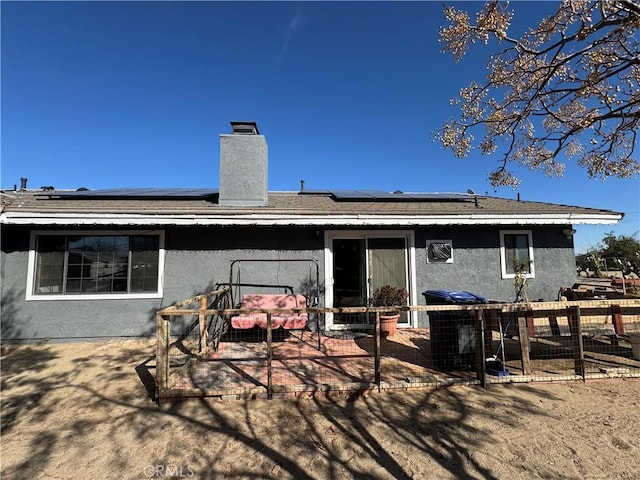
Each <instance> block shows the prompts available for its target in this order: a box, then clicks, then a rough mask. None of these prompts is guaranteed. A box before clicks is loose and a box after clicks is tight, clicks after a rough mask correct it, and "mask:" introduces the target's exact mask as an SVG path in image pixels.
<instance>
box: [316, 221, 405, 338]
mask: <svg viewBox="0 0 640 480" xmlns="http://www.w3.org/2000/svg"><path fill="white" fill-rule="evenodd" d="M328 240H329V250H330V252H329V253H330V255H329V257H330V259H331V260H330V261H329V262H328V263H329V265H327V266H328V267H329V268H328V270H327V271H330V272H331V275H332V277H331V278H330V280H331V282H332V283H331V288H328V289H327V305H328V306H332V307H363V306H367V305H368V303H369V298H370V297H371V293H372V292H373V291H374V290H375V289H376V288H378V287H380V286H382V285H387V284H389V285H394V286H399V287H405V288H406V289H407V290H408V291H411V290H410V288H409V286H410V281H409V252H410V248H409V236H408V235H407V234H391V233H384V234H383V233H380V234H373V233H346V232H345V233H334V234H332V235H329V238H328ZM371 322H372V319H371V318H369V317H368V316H367V315H366V314H357V313H346V314H335V315H333V316H329V317H328V318H327V324H328V325H327V326H328V327H330V328H334V329H345V328H347V329H367V328H370V327H371ZM400 323H401V324H403V323H404V324H405V325H408V324H409V316H408V315H407V314H406V313H403V315H402V316H401V318H400Z"/></svg>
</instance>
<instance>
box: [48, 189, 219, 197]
mask: <svg viewBox="0 0 640 480" xmlns="http://www.w3.org/2000/svg"><path fill="white" fill-rule="evenodd" d="M217 193H218V189H217V188H216V189H212V188H110V189H105V190H77V191H73V192H71V191H66V192H43V193H41V194H40V195H48V196H56V197H68V198H85V197H90V198H124V197H128V198H130V197H134V198H164V197H171V198H202V197H209V196H212V195H215V194H217Z"/></svg>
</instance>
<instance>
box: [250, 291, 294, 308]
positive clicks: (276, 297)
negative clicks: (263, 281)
mask: <svg viewBox="0 0 640 480" xmlns="http://www.w3.org/2000/svg"><path fill="white" fill-rule="evenodd" d="M240 308H264V309H269V308H307V297H305V296H304V295H301V294H297V295H286V294H278V293H275V294H264V293H262V294H246V295H242V305H241V306H240Z"/></svg>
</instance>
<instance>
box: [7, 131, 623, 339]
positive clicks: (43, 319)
mask: <svg viewBox="0 0 640 480" xmlns="http://www.w3.org/2000/svg"><path fill="white" fill-rule="evenodd" d="M232 126H233V130H234V131H233V133H232V134H224V135H221V137H220V185H219V188H218V189H211V190H201V189H198V190H188V189H120V190H102V191H91V190H82V191H60V190H55V189H47V190H46V191H42V190H41V191H33V190H27V189H26V188H25V189H21V190H15V191H11V192H3V197H2V200H3V210H2V215H1V217H0V220H1V223H2V252H1V255H2V258H1V260H2V264H1V268H2V271H1V275H2V312H1V313H2V317H1V318H2V340H3V341H7V342H9V341H34V340H41V339H51V340H52V341H53V340H70V339H100V338H111V337H129V336H133V337H137V336H151V335H154V334H155V322H154V316H155V312H156V311H157V310H160V309H162V308H163V307H167V306H169V305H171V304H173V303H175V302H178V301H181V300H183V299H185V298H189V297H192V296H194V295H197V294H200V293H204V292H208V291H211V290H213V289H215V288H216V287H218V286H221V285H227V284H229V283H232V284H233V285H232V287H234V288H235V289H236V293H237V291H238V289H244V290H243V291H244V292H248V291H249V289H253V291H259V290H260V289H265V288H274V289H280V288H282V287H288V288H290V289H291V290H293V291H294V292H295V293H304V294H307V295H309V296H310V297H311V298H312V299H314V300H315V301H316V302H317V303H316V304H317V305H319V306H323V307H348V306H361V305H366V303H367V299H368V298H369V296H370V294H371V292H372V291H373V290H374V289H375V288H376V287H378V286H381V285H384V284H394V285H398V286H405V287H406V288H407V290H408V291H409V293H410V303H411V304H412V305H418V304H424V303H425V300H424V298H423V296H422V292H423V291H425V290H434V289H437V290H441V289H455V290H467V291H470V292H474V293H476V294H479V295H482V296H484V297H486V298H488V299H491V300H498V301H513V300H515V299H516V298H515V297H516V293H515V290H514V277H515V272H514V258H515V259H517V260H519V261H520V262H521V263H522V264H524V265H525V270H526V275H527V277H529V279H530V281H529V287H528V290H527V295H528V298H529V299H531V300H538V299H544V300H555V299H556V298H557V294H558V290H559V289H560V288H561V287H563V286H570V285H571V284H572V283H573V281H574V279H575V273H576V271H575V261H574V250H573V236H572V235H573V233H572V232H573V225H575V224H589V223H590V224H611V223H616V222H617V221H619V220H620V218H622V214H620V213H617V212H612V211H608V210H599V209H592V208H583V207H573V206H565V205H556V204H547V203H538V202H526V201H518V200H509V199H501V198H496V197H489V196H481V195H475V194H457V193H456V194H451V193H448V194H442V193H437V194H434V193H430V194H426V193H412V194H408V193H401V192H396V193H386V192H378V191H344V190H340V191H335V190H333V191H332V190H314V191H309V190H301V191H299V192H269V191H268V189H267V183H268V182H267V171H268V168H267V167H268V162H267V144H266V140H265V138H264V136H262V135H260V134H259V132H258V129H257V126H256V125H255V124H254V123H251V122H232ZM247 172H251V174H250V175H248V174H247ZM233 262H235V263H233ZM232 264H233V266H234V269H232V268H231V266H232ZM241 284H242V286H240V285H241ZM249 284H251V285H258V286H254V287H251V286H250V285H249ZM427 322H428V318H427V317H426V315H424V317H422V316H420V315H418V313H417V312H413V313H412V314H411V315H406V314H405V316H404V317H403V318H402V319H401V324H400V326H401V327H402V326H404V327H418V326H425V325H426V324H427ZM360 323H361V320H358V319H355V318H352V317H340V316H338V315H334V316H332V315H328V316H327V317H326V319H325V320H324V324H323V325H321V328H323V329H327V330H328V329H348V328H361V327H362V326H363V325H361V324H360Z"/></svg>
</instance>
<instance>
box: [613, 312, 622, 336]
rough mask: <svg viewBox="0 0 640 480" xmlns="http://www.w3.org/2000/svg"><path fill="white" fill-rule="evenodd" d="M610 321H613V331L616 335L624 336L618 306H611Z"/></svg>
mask: <svg viewBox="0 0 640 480" xmlns="http://www.w3.org/2000/svg"><path fill="white" fill-rule="evenodd" d="M611 320H612V321H613V330H614V332H616V335H624V322H623V321H622V310H620V305H611Z"/></svg>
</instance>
